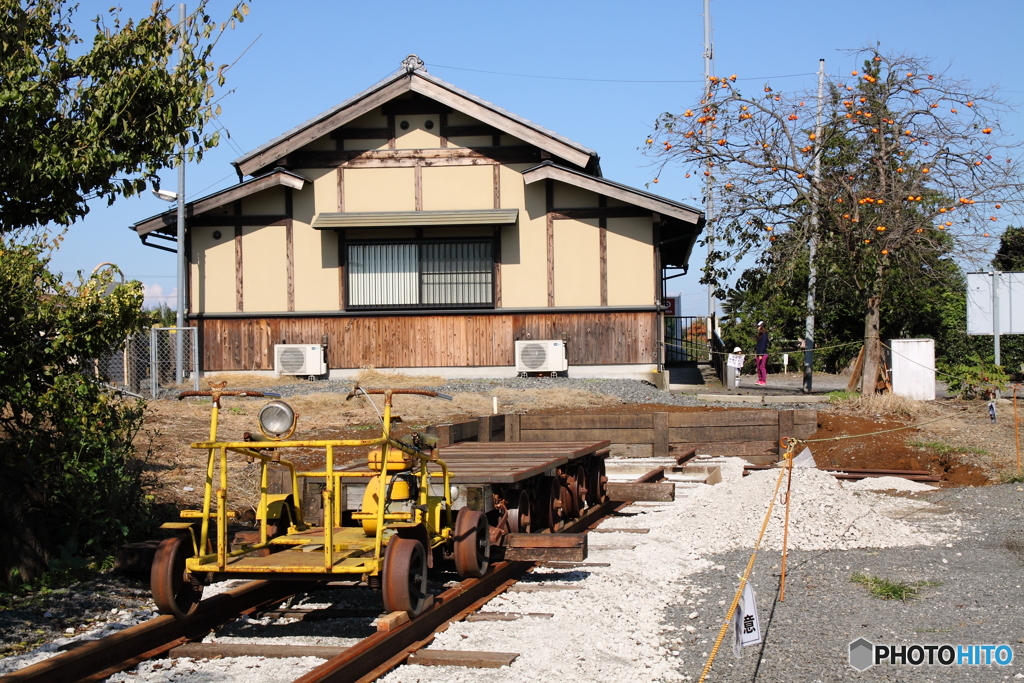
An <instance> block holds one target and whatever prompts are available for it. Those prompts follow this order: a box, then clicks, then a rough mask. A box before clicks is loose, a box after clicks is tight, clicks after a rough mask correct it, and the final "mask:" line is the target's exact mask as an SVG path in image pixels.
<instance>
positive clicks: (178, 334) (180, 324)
mask: <svg viewBox="0 0 1024 683" xmlns="http://www.w3.org/2000/svg"><path fill="white" fill-rule="evenodd" d="M178 22H179V30H180V31H181V36H180V38H179V42H178V68H181V63H182V62H183V61H184V60H185V3H181V4H180V5H178ZM187 256H188V254H186V253H185V150H184V147H183V148H182V151H181V157H180V158H179V159H178V302H177V305H178V310H177V315H176V316H175V320H174V324H175V326H176V327H177V328H178V329H177V330H176V331H175V333H174V361H175V367H174V381H175V383H177V384H181V382H182V380H183V379H184V374H185V373H184V358H183V357H182V356H183V353H182V349H183V345H184V340H183V339H182V337H183V336H184V335H185V333H184V331H183V330H182V328H184V327H185V268H186V265H187V262H188V259H187Z"/></svg>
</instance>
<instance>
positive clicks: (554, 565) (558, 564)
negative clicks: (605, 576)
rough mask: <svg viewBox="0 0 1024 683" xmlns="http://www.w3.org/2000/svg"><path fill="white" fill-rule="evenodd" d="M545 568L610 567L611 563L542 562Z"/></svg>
mask: <svg viewBox="0 0 1024 683" xmlns="http://www.w3.org/2000/svg"><path fill="white" fill-rule="evenodd" d="M543 565H544V566H545V567H550V568H551V569H575V568H578V567H610V566H612V563H611V562H559V561H557V560H555V561H551V562H544V563H543Z"/></svg>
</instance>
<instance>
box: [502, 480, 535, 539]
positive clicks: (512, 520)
mask: <svg viewBox="0 0 1024 683" xmlns="http://www.w3.org/2000/svg"><path fill="white" fill-rule="evenodd" d="M508 528H509V531H510V532H511V533H513V534H528V533H530V532H531V531H533V507H532V505H531V503H530V492H529V491H526V490H522V491H520V492H519V497H518V500H517V501H516V507H514V508H509V510H508Z"/></svg>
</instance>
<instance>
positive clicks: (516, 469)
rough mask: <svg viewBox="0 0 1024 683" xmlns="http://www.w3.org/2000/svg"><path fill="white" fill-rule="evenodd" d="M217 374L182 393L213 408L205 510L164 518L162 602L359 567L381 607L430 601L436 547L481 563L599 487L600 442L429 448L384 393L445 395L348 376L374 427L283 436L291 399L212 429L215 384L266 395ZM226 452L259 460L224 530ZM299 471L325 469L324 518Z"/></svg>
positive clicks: (578, 508) (165, 605)
mask: <svg viewBox="0 0 1024 683" xmlns="http://www.w3.org/2000/svg"><path fill="white" fill-rule="evenodd" d="M225 385H226V383H221V384H213V385H211V389H210V390H209V391H186V392H183V393H182V394H181V395H180V396H179V399H184V398H187V397H195V396H201V397H208V398H209V399H210V401H211V404H212V409H211V417H210V437H209V440H207V441H202V442H198V443H193V444H192V448H196V449H202V450H206V451H208V460H207V470H206V482H205V486H204V491H203V506H202V509H201V510H183V511H182V512H181V513H180V514H181V518H182V521H180V522H168V523H165V524H164V525H163V528H165V529H169V530H171V531H173V532H175V535H174V536H172V537H170V538H167V539H165V540H164V541H162V542H161V543H160V545H159V546H158V548H157V551H156V554H155V556H154V561H153V566H152V570H151V574H150V584H151V588H152V592H153V599H154V601H155V602H156V604H157V607H158V608H159V610H160V611H161V612H162V613H164V614H173V615H175V616H176V617H179V618H183V617H184V616H186V615H188V614H189V613H191V612H192V611H194V610H195V608H196V607H197V605H198V604H199V601H200V600H201V599H202V593H203V587H204V586H206V585H208V584H209V583H211V582H212V581H215V580H218V581H219V580H225V579H232V578H249V579H270V580H273V579H280V580H304V581H337V580H339V579H340V578H347V579H352V578H356V579H358V580H361V581H363V582H365V583H366V584H368V585H369V586H370V587H371V588H380V589H381V590H382V593H383V600H384V608H385V610H386V611H388V612H393V611H406V612H408V613H409V614H410V615H411V616H416V615H418V614H420V613H421V612H422V611H424V610H425V609H426V608H427V607H428V606H429V604H430V600H429V596H428V593H427V570H428V568H430V567H432V566H433V565H434V562H435V558H442V559H444V558H451V559H453V560H454V564H455V569H456V571H457V573H458V575H459V577H460V578H470V577H480V576H483V574H484V573H485V572H486V571H487V567H488V564H489V562H490V557H491V545H492V544H494V545H500V544H501V543H502V540H503V539H504V538H505V537H506V536H507V535H508V534H528V533H531V532H540V531H544V530H552V531H557V530H558V528H560V526H561V524H562V523H563V522H564V521H565V520H568V519H571V518H574V517H577V516H579V515H580V514H581V513H582V511H583V510H584V509H585V508H586V507H588V506H590V505H593V504H595V503H597V502H600V501H602V500H603V497H604V482H605V477H604V458H605V457H606V456H607V453H608V451H607V446H608V442H607V441H600V442H594V443H583V442H572V443H531V444H528V443H507V442H492V443H461V444H455V445H453V446H449V447H445V448H442V449H440V450H439V449H438V448H437V447H436V439H432V438H431V437H429V436H425V435H421V434H411V435H409V436H404V437H402V438H401V439H396V438H394V437H393V435H392V426H393V424H394V423H395V422H397V418H395V417H393V416H392V400H393V397H394V396H396V395H403V394H414V395H420V396H430V397H437V398H442V399H447V400H451V397H448V396H445V395H443V394H439V393H437V392H434V391H426V390H420V389H365V390H364V389H361V388H359V387H356V388H355V389H353V391H352V392H351V393H349V394H348V396H347V397H346V398H347V399H351V398H354V397H356V396H357V395H360V394H362V395H364V396H365V395H369V394H378V395H383V397H384V409H383V414H382V415H381V416H380V417H381V433H380V435H379V436H376V437H373V438H368V439H325V440H300V439H294V438H293V436H294V434H295V431H296V426H297V418H296V414H295V412H294V410H292V408H291V407H290V406H289V405H288V404H287V403H285V402H283V401H280V400H272V401H270V402H269V403H267V404H266V405H264V406H263V407H262V408H261V409H260V411H259V419H258V423H259V429H260V434H259V435H254V434H249V433H247V434H246V435H245V438H243V440H236V441H230V440H222V439H220V438H219V436H218V416H219V411H220V408H221V402H222V399H223V398H224V397H235V396H238V397H269V398H274V397H275V395H274V394H269V393H263V392H257V391H227V390H225V388H224V387H225ZM367 398H368V396H367ZM348 447H363V448H366V449H367V450H368V452H367V455H366V459H365V461H362V462H357V463H354V464H347V465H344V466H341V467H336V466H335V458H336V452H337V449H340V448H348ZM295 448H303V449H318V450H322V451H323V453H324V469H323V470H320V471H299V470H297V469H296V467H295V464H294V463H293V462H292V461H290V460H288V459H286V457H284V456H285V455H286V454H287V451H286V449H295ZM229 454H231V455H233V456H242V457H245V458H248V459H250V460H251V461H255V462H257V463H258V464H259V468H260V488H259V502H258V505H257V510H256V521H257V528H255V529H250V530H247V531H242V532H239V530H238V529H237V526H236V528H234V529H233V530H232V521H231V520H233V519H234V518H235V516H236V513H235V512H234V511H232V510H231V509H230V506H229V501H230V499H231V497H230V496H229V485H230V484H231V483H232V482H230V481H229V476H228V456H229ZM271 466H274V467H283V468H285V471H286V477H285V479H286V481H287V482H288V485H286V487H285V489H286V491H285V492H281V493H271V491H270V486H268V471H269V469H270V467H271ZM303 478H318V479H319V480H320V481H322V492H321V496H322V498H321V500H322V521H320V520H319V519H317V518H318V517H319V516H320V514H321V510H320V509H317V510H315V511H314V510H306V509H304V508H303V496H302V495H301V494H300V492H301V491H302V490H303V488H302V487H301V486H300V481H301V480H302V479H303ZM234 486H236V487H237V486H239V484H238V483H235V484H234ZM236 496H237V494H236ZM314 523H316V524H315V525H314Z"/></svg>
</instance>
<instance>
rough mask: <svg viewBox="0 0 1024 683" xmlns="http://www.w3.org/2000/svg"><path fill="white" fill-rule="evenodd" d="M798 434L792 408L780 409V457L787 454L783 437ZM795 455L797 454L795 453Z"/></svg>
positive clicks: (791, 436)
mask: <svg viewBox="0 0 1024 683" xmlns="http://www.w3.org/2000/svg"><path fill="white" fill-rule="evenodd" d="M795 435H796V430H795V429H794V426H793V411H792V410H780V411H779V435H778V436H779V438H778V443H779V457H780V458H781V457H782V456H783V455H785V454H786V448H785V447H784V446H783V445H782V443H783V439H789V438H793V437H794V436H795ZM794 455H795V454H794Z"/></svg>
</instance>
